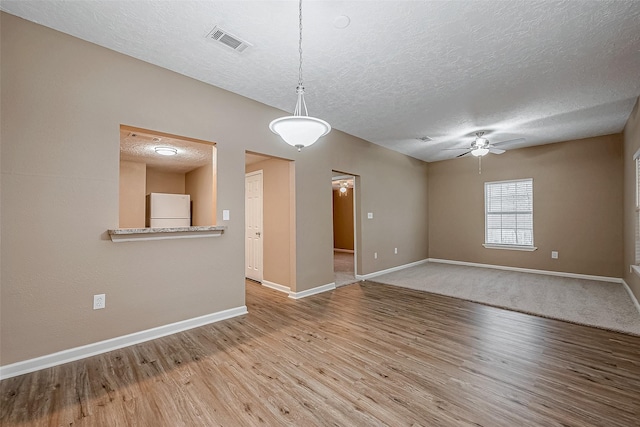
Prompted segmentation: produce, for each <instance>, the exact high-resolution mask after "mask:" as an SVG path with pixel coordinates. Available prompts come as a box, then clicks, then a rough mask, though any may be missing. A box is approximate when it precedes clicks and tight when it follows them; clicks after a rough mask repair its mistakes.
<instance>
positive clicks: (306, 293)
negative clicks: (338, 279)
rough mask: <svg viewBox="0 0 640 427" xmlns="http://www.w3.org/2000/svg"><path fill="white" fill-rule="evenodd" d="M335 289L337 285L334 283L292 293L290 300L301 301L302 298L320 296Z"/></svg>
mask: <svg viewBox="0 0 640 427" xmlns="http://www.w3.org/2000/svg"><path fill="white" fill-rule="evenodd" d="M335 288H336V284H335V283H334V282H332V283H328V284H326V285H322V286H316V287H315V288H311V289H307V290H305V291H300V292H293V291H290V292H289V298H292V299H300V298H304V297H308V296H311V295H315V294H320V293H322V292H327V291H332V290H334V289H335Z"/></svg>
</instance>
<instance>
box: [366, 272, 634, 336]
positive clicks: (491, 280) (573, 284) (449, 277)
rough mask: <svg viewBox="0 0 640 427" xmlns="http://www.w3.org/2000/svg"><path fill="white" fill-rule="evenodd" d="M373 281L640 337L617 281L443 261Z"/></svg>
mask: <svg viewBox="0 0 640 427" xmlns="http://www.w3.org/2000/svg"><path fill="white" fill-rule="evenodd" d="M372 281H375V282H379V283H385V284H389V285H395V286H402V287H406V288H411V289H417V290H421V291H427V292H433V293H436V294H441V295H448V296H452V297H456V298H461V299H465V300H469V301H474V302H479V303H483V304H487V305H492V306H497V307H502V308H507V309H510V310H516V311H522V312H525V313H530V314H536V315H539V316H544V317H550V318H553V319H560V320H566V321H569V322H574V323H579V324H583V325H589V326H595V327H598V328H604V329H611V330H615V331H620V332H625V333H629V334H633V335H639V336H640V313H639V312H638V310H637V309H636V307H635V305H634V304H633V301H632V300H631V297H630V296H629V294H628V293H627V291H626V290H625V288H624V286H623V285H622V284H619V283H608V282H600V281H595V280H584V279H571V278H565V277H556V276H547V275H543V274H532V273H520V272H514V271H504V270H497V269H491V268H481V267H467V266H458V265H449V264H440V263H425V264H421V265H418V266H415V267H410V268H406V269H403V270H399V271H395V272H393V273H388V274H385V275H381V276H377V277H375V278H372Z"/></svg>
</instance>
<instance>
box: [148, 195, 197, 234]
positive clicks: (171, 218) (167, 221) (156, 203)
mask: <svg viewBox="0 0 640 427" xmlns="http://www.w3.org/2000/svg"><path fill="white" fill-rule="evenodd" d="M190 225H191V196H189V195H188V194H166V193H149V194H147V209H146V226H147V227H151V228H166V227H168V228H171V227H189V226H190Z"/></svg>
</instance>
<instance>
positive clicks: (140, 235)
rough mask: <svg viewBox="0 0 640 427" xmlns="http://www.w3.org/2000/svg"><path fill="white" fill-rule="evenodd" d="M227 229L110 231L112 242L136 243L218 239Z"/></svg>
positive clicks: (219, 226) (216, 227) (217, 227)
mask: <svg viewBox="0 0 640 427" xmlns="http://www.w3.org/2000/svg"><path fill="white" fill-rule="evenodd" d="M226 229H227V227H226V226H224V225H213V226H197V227H173V228H116V229H113V230H108V232H109V237H111V241H112V242H116V243H120V242H136V241H140V240H165V239H193V238H196V237H217V236H220V235H221V234H222V233H224V231H225V230H226Z"/></svg>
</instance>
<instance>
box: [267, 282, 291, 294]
mask: <svg viewBox="0 0 640 427" xmlns="http://www.w3.org/2000/svg"><path fill="white" fill-rule="evenodd" d="M262 286H266V287H267V288H271V289H275V290H276V291H279V292H284V293H285V294H289V293H290V292H291V288H290V287H288V286H284V285H281V284H279V283H274V282H270V281H268V280H263V281H262Z"/></svg>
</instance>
